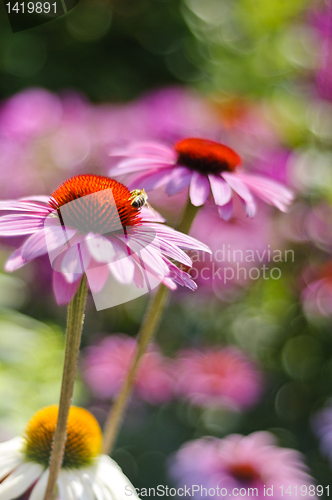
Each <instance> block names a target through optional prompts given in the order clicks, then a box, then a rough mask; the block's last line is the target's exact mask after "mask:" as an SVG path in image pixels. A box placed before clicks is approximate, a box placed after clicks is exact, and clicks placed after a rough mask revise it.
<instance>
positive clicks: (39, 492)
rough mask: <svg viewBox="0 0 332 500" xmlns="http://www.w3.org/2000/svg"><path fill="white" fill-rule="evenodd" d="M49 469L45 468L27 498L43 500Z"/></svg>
mask: <svg viewBox="0 0 332 500" xmlns="http://www.w3.org/2000/svg"><path fill="white" fill-rule="evenodd" d="M49 474H50V471H49V469H46V470H45V471H44V472H43V474H42V475H41V477H40V478H39V480H38V481H37V483H36V484H35V486H34V487H33V490H32V491H31V494H30V497H29V500H44V496H45V493H46V487H47V482H48V476H49Z"/></svg>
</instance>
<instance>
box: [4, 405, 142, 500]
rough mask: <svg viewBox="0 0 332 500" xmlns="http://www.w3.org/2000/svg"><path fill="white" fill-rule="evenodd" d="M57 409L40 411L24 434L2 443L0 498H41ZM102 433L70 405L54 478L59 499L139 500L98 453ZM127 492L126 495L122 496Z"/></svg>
mask: <svg viewBox="0 0 332 500" xmlns="http://www.w3.org/2000/svg"><path fill="white" fill-rule="evenodd" d="M57 417H58V406H56V405H54V406H47V407H46V408H43V409H42V410H39V411H38V412H37V413H36V414H35V415H34V416H33V417H32V419H31V420H30V422H29V423H28V425H27V427H26V430H25V433H24V436H23V437H16V438H14V439H11V440H10V441H7V442H5V443H1V444H0V500H12V499H14V498H17V497H19V496H21V495H23V493H26V492H29V491H31V493H30V497H29V500H43V498H44V496H45V492H46V486H47V482H48V476H49V466H48V465H49V459H50V454H51V446H52V440H53V435H54V432H55V427H56V421H57ZM101 444H102V433H101V430H100V427H99V424H98V422H97V420H96V419H95V418H94V417H93V415H91V413H89V412H88V411H87V410H84V409H83V408H78V407H75V406H72V407H71V408H70V412H69V418H68V423H67V441H66V447H65V454H64V458H63V463H62V467H61V470H60V473H59V477H58V480H57V486H58V494H57V498H58V499H60V500H126V499H127V497H128V491H130V492H131V493H130V495H131V497H134V498H136V499H137V498H138V497H137V495H136V494H135V488H134V487H133V485H132V484H131V483H130V481H129V480H128V479H127V478H126V476H125V475H124V474H123V472H122V470H121V469H120V467H119V466H118V465H117V464H116V462H114V460H112V459H111V458H110V457H109V456H107V455H101V454H100V450H101ZM126 493H127V494H126Z"/></svg>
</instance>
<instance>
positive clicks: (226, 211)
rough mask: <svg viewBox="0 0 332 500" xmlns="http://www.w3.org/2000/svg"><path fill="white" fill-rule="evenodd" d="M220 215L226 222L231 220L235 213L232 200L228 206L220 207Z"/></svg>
mask: <svg viewBox="0 0 332 500" xmlns="http://www.w3.org/2000/svg"><path fill="white" fill-rule="evenodd" d="M218 212H219V215H220V217H221V218H222V219H224V220H229V219H230V218H231V215H232V213H233V200H230V201H229V202H228V203H226V205H223V206H222V207H218Z"/></svg>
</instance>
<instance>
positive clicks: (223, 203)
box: [111, 138, 293, 219]
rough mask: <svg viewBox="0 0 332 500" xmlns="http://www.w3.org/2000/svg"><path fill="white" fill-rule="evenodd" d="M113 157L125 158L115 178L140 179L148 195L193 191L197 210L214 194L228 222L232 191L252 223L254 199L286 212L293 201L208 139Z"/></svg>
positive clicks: (132, 149)
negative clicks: (161, 190) (157, 190)
mask: <svg viewBox="0 0 332 500" xmlns="http://www.w3.org/2000/svg"><path fill="white" fill-rule="evenodd" d="M111 154H112V155H114V156H124V157H125V159H123V160H122V161H121V162H120V163H119V164H118V165H117V166H116V167H114V168H112V169H111V174H112V175H122V174H134V175H135V174H136V175H135V177H134V178H133V182H135V184H139V185H140V186H142V187H144V188H145V189H146V190H151V189H154V188H157V187H161V186H166V192H167V194H169V195H173V194H175V193H177V192H179V191H182V190H183V189H184V188H187V187H188V186H189V196H190V200H191V203H192V204H193V205H194V206H197V207H198V206H201V205H203V204H204V203H205V202H206V200H207V198H208V196H209V193H210V190H211V191H212V195H213V198H214V202H215V204H216V205H217V206H218V209H219V214H220V216H221V217H223V218H224V219H229V217H230V216H231V214H232V208H233V202H232V196H233V194H232V193H233V191H234V192H235V193H236V194H237V195H238V196H239V197H240V199H241V201H242V202H243V204H244V206H245V210H246V213H247V215H248V216H249V217H253V216H254V215H255V213H256V203H255V199H254V195H256V196H257V197H259V198H261V199H262V200H264V201H265V202H267V203H269V204H271V205H275V206H276V207H277V208H279V209H280V210H282V211H285V210H286V208H287V206H288V205H289V204H290V202H291V201H292V199H293V196H292V193H291V191H290V190H289V189H287V188H286V187H284V186H282V185H281V184H279V183H277V182H275V181H273V180H271V179H267V178H265V177H262V176H259V175H253V174H250V173H246V172H243V171H242V168H241V158H240V156H239V155H238V154H237V153H236V152H235V151H233V149H231V148H230V147H228V146H226V145H224V144H221V143H218V142H215V141H210V140H208V139H201V138H186V139H183V140H181V141H179V142H177V143H176V144H175V145H174V146H173V147H169V146H166V145H164V144H160V143H157V142H148V143H134V144H131V145H129V146H128V147H126V148H123V149H122V150H118V151H113V152H111Z"/></svg>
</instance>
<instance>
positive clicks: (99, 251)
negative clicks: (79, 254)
mask: <svg viewBox="0 0 332 500" xmlns="http://www.w3.org/2000/svg"><path fill="white" fill-rule="evenodd" d="M85 244H86V246H87V248H88V249H89V252H90V255H91V257H93V258H94V260H96V261H97V262H102V263H104V264H108V263H109V262H112V261H113V260H114V259H115V249H114V246H113V245H112V243H111V242H110V241H109V240H108V239H107V238H105V236H102V235H89V237H88V238H86V240H85Z"/></svg>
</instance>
